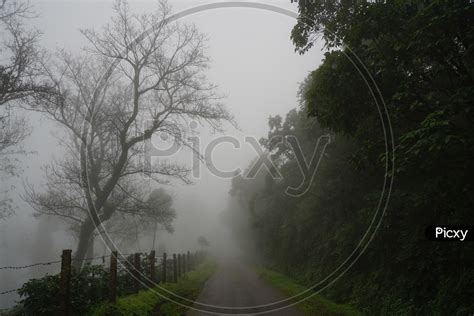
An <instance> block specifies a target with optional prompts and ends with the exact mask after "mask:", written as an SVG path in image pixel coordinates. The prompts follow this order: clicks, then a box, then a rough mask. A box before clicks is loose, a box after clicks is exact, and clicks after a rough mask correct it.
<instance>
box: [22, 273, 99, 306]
mask: <svg viewBox="0 0 474 316" xmlns="http://www.w3.org/2000/svg"><path fill="white" fill-rule="evenodd" d="M107 280H108V274H107V272H106V271H105V270H104V269H103V268H102V266H96V265H86V266H85V267H84V268H83V269H82V270H81V271H80V272H77V271H76V270H74V269H73V270H72V273H71V308H72V310H74V312H75V314H77V315H82V314H84V313H85V311H86V310H87V309H88V308H89V307H90V306H93V305H94V304H97V303H98V302H100V301H102V300H104V299H105V296H106V294H107ZM18 294H19V295H20V297H21V300H20V301H19V304H18V306H17V309H16V312H15V315H54V314H57V313H58V311H59V306H60V302H59V275H46V276H45V277H43V278H41V279H31V280H29V281H28V282H26V283H25V284H23V286H22V287H21V288H20V289H19V290H18Z"/></svg>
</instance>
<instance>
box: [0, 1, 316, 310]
mask: <svg viewBox="0 0 474 316" xmlns="http://www.w3.org/2000/svg"><path fill="white" fill-rule="evenodd" d="M261 2H264V3H269V4H273V5H276V6H280V7H284V8H288V9H291V10H293V11H295V10H296V4H290V1H289V0H288V1H274V0H273V1H261ZM130 3H131V7H132V8H133V9H136V10H137V11H146V10H149V9H150V8H153V7H154V2H153V1H131V2H130ZM204 3H209V2H207V1H181V0H173V1H171V4H172V6H173V9H174V11H175V12H176V11H180V10H183V9H186V8H190V7H193V6H196V5H199V4H204ZM33 4H34V8H35V10H36V12H37V13H38V14H39V16H38V17H37V18H36V19H34V20H33V21H31V23H32V24H33V25H34V26H35V27H37V28H38V29H40V30H41V31H42V32H43V36H42V39H41V44H42V46H43V47H44V48H45V49H47V50H49V51H51V52H54V50H56V49H57V48H66V49H70V50H72V51H78V50H79V48H81V47H83V46H85V45H87V42H86V41H85V39H84V38H83V37H82V35H81V34H80V32H79V29H80V28H91V27H92V28H97V27H100V26H101V25H103V24H104V23H105V22H106V21H107V20H108V17H109V16H110V14H111V13H112V11H111V5H112V1H91V0H89V1H80V0H68V1H45V0H39V1H38V0H36V1H33ZM182 20H183V21H186V22H192V23H195V24H196V25H197V27H198V29H199V30H200V31H201V32H203V33H206V34H207V35H208V39H209V41H208V43H207V44H208V55H209V56H210V57H211V65H210V66H211V68H210V70H209V72H208V77H209V79H210V81H211V82H213V83H215V84H217V85H218V86H219V92H221V93H222V94H224V95H225V96H226V98H225V99H224V102H225V104H226V105H227V107H228V108H229V109H230V111H231V112H232V113H233V114H234V115H235V118H236V121H237V123H238V125H239V130H236V129H234V128H232V127H229V128H227V130H226V132H225V133H226V134H228V135H235V136H237V137H239V138H241V139H243V136H245V135H252V136H255V137H256V138H257V139H258V138H260V137H262V136H265V135H266V132H267V119H268V117H269V116H270V115H275V114H280V115H284V114H286V112H288V111H289V110H290V109H292V108H294V107H296V106H297V99H296V93H297V90H298V83H299V82H301V81H303V80H304V78H305V77H306V76H307V74H308V72H309V71H311V70H314V69H315V68H317V66H318V65H319V63H320V61H321V58H322V52H321V50H320V48H319V47H315V48H314V49H312V50H311V51H310V52H309V53H307V54H305V55H304V56H300V55H298V54H296V53H295V52H294V47H293V45H292V43H291V40H290V37H289V36H290V31H291V28H292V27H293V25H294V23H295V21H294V20H293V19H291V18H289V17H286V16H282V15H279V14H277V13H273V12H267V11H261V10H254V9H243V8H242V9H220V10H212V11H208V12H201V13H198V14H195V15H192V16H188V17H185V18H183V19H182ZM26 115H28V117H29V120H30V124H31V125H32V134H31V136H30V137H29V138H28V139H27V140H26V141H25V142H24V144H23V145H24V149H25V150H27V151H31V152H35V153H33V154H29V155H27V156H23V157H20V165H21V167H22V168H23V170H24V172H23V174H22V175H21V178H19V179H16V180H15V181H14V184H16V190H15V191H14V192H15V194H17V195H19V194H22V192H23V188H22V182H23V181H25V180H28V182H30V183H32V184H34V185H36V186H38V187H39V188H40V187H41V183H42V175H43V172H42V170H41V166H42V165H44V164H46V163H48V162H49V161H50V160H51V158H52V157H58V158H60V155H61V149H60V148H59V147H58V141H57V139H56V138H55V137H54V136H53V135H54V133H55V131H56V129H55V127H54V124H53V123H51V122H50V121H48V120H47V119H45V118H41V115H39V114H36V113H26ZM202 136H203V140H202V145H203V146H204V145H205V144H206V142H207V141H209V139H210V138H211V137H215V135H209V133H208V132H207V130H206V129H203V130H202ZM181 155H184V156H182V157H181V159H187V158H189V161H190V160H191V158H190V156H185V155H190V153H187V154H186V153H182V154H181ZM183 157H184V158H183ZM253 157H255V152H254V151H253V149H252V148H251V147H250V146H248V145H245V144H243V145H242V148H241V149H238V150H237V149H232V146H231V145H222V146H220V147H218V148H217V150H216V152H215V155H214V161H215V162H216V164H217V166H218V167H219V168H222V169H226V170H230V169H235V168H237V167H240V168H242V169H244V168H245V167H246V166H247V165H248V163H249V161H250V160H251V159H252V158H253ZM201 170H202V172H201V174H202V177H201V179H194V182H195V183H194V185H191V186H183V185H181V184H179V183H176V184H175V185H173V186H172V187H169V188H167V190H169V191H171V192H173V195H174V199H175V208H176V209H177V212H178V218H177V220H176V223H175V233H174V234H173V235H172V236H164V235H163V236H162V237H161V238H163V240H165V243H166V247H167V248H168V249H171V250H174V249H176V250H178V248H179V249H183V250H185V249H189V248H191V247H194V246H195V240H196V237H197V236H198V235H200V234H206V233H208V234H209V235H210V236H209V239H210V240H211V243H212V242H213V237H212V234H213V233H212V232H211V233H210V232H209V231H210V227H213V226H212V225H215V224H216V222H217V214H218V213H219V212H220V211H222V210H223V208H225V205H226V198H227V192H228V191H229V188H230V180H229V179H218V178H216V177H213V176H211V175H210V174H209V173H207V172H206V170H205V167H204V166H201ZM4 185H7V184H6V183H4ZM15 200H16V201H17V204H18V206H19V209H18V210H17V213H16V214H15V215H14V216H12V217H10V218H8V219H6V220H4V221H2V222H0V258H1V259H0V266H4V265H10V264H23V263H29V262H33V260H40V261H41V260H49V259H54V260H57V258H59V253H60V249H62V248H64V247H73V246H74V245H73V243H72V241H71V240H69V239H68V238H66V237H65V234H64V232H63V229H62V226H61V225H58V224H57V223H55V222H53V221H51V220H48V221H45V220H42V221H39V220H38V219H36V218H33V216H32V209H31V208H30V207H29V206H28V205H27V204H25V203H24V202H22V201H21V199H19V198H18V197H16V198H15ZM43 231H46V232H45V233H44V234H43V233H42V232H43ZM214 239H215V242H216V243H217V242H218V239H217V238H214ZM142 247H144V246H143V245H142ZM144 248H146V247H144ZM45 271H47V270H41V271H40V272H38V274H37V276H41V275H43V274H44V272H45ZM50 271H54V269H53V270H50ZM15 273H17V272H15ZM30 273H33V272H29V271H18V273H17V274H16V275H15V276H13V275H12V274H11V271H9V272H8V275H7V274H6V273H4V272H0V284H2V289H0V290H3V288H4V287H7V285H8V287H12V288H15V287H18V286H19V285H21V284H22V282H24V281H25V280H26V279H28V278H29V277H30V276H31V275H35V274H34V273H33V274H30ZM5 289H6V288H5ZM13 298H14V296H9V297H5V296H3V297H1V298H0V307H5V306H7V305H10V304H11V302H12V300H13Z"/></svg>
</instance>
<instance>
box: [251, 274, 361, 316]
mask: <svg viewBox="0 0 474 316" xmlns="http://www.w3.org/2000/svg"><path fill="white" fill-rule="evenodd" d="M259 274H260V277H262V278H263V279H264V280H265V281H267V282H268V283H269V284H271V285H272V286H274V287H275V288H277V289H279V290H280V291H282V292H283V293H285V294H286V295H287V296H288V297H292V296H294V295H298V294H300V293H302V292H304V291H306V290H307V288H306V287H304V286H302V285H300V284H298V283H297V282H296V281H294V280H292V279H290V278H288V277H286V276H284V275H283V274H280V273H278V272H275V271H271V270H267V269H260V271H259ZM296 306H297V307H298V308H299V309H301V310H302V311H304V312H305V314H306V315H321V316H359V315H362V314H361V313H359V312H358V311H357V310H355V309H354V308H353V307H351V306H347V305H340V304H335V303H333V302H331V301H329V300H327V299H325V298H323V297H321V296H319V295H313V296H311V297H309V298H308V299H307V300H305V301H303V302H301V303H299V304H297V305H296Z"/></svg>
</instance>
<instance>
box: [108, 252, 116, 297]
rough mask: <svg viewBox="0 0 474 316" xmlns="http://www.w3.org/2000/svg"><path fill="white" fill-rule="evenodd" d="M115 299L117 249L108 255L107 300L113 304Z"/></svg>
mask: <svg viewBox="0 0 474 316" xmlns="http://www.w3.org/2000/svg"><path fill="white" fill-rule="evenodd" d="M116 299H117V251H112V254H111V255H110V276H109V302H110V303H112V304H114V303H115V301H116Z"/></svg>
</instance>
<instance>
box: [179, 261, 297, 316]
mask: <svg viewBox="0 0 474 316" xmlns="http://www.w3.org/2000/svg"><path fill="white" fill-rule="evenodd" d="M285 298H286V297H285V296H284V295H283V294H282V293H280V292H279V291H278V290H276V289H274V288H273V287H271V286H270V285H268V284H266V283H265V281H264V280H262V279H261V278H260V277H259V275H258V274H257V273H256V272H255V270H254V269H252V268H251V267H249V265H247V264H246V263H244V261H243V260H238V259H236V258H220V259H218V267H217V269H216V272H215V273H214V275H213V276H211V277H210V278H209V280H208V281H207V283H206V285H205V286H204V289H203V290H202V292H201V294H200V295H199V297H198V298H197V300H196V302H198V303H203V304H209V305H214V306H221V307H222V306H225V307H256V306H258V305H262V304H269V303H274V302H277V301H280V300H282V299H285ZM198 303H195V305H194V307H195V308H198V309H203V307H202V306H199V304H198ZM285 305H286V304H278V305H277V306H276V307H277V308H278V307H284V306H285ZM268 310H269V309H268V308H264V307H260V308H251V309H246V310H240V311H239V310H235V309H230V308H228V309H222V308H212V307H211V308H209V307H208V308H206V311H208V312H200V311H196V310H193V309H190V310H189V311H188V313H187V315H188V316H200V315H228V314H236V315H255V314H256V313H259V312H263V311H265V312H266V311H268ZM263 315H270V316H303V315H304V314H303V313H302V312H300V311H299V310H297V309H296V308H295V307H288V308H284V309H281V310H278V311H272V312H269V313H265V314H263Z"/></svg>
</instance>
